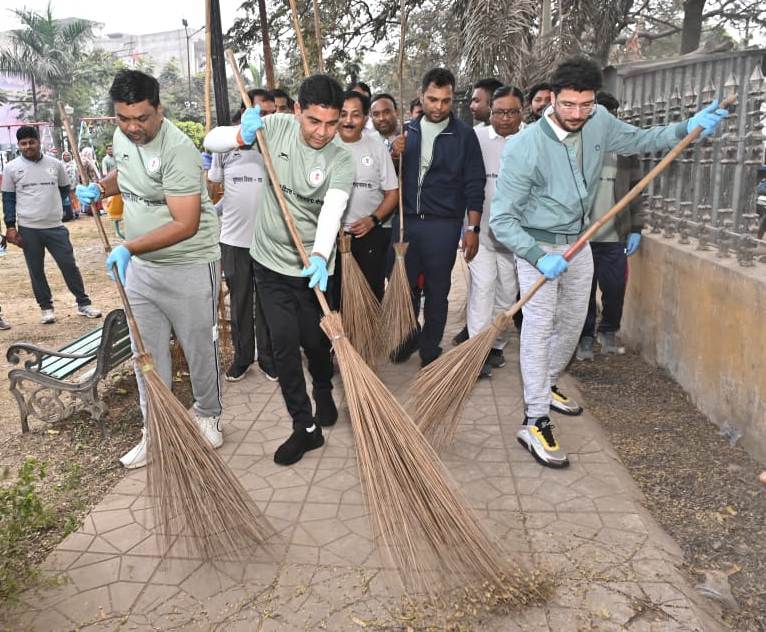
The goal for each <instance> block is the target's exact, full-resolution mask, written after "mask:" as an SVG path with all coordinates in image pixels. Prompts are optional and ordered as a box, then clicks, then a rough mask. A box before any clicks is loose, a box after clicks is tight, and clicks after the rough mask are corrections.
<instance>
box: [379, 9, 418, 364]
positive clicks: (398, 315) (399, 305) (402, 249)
mask: <svg viewBox="0 0 766 632" xmlns="http://www.w3.org/2000/svg"><path fill="white" fill-rule="evenodd" d="M400 11H401V30H400V34H399V115H400V122H401V126H402V134H404V35H405V31H406V28H407V16H406V11H405V0H401V4H400ZM403 164H404V156H403V154H399V241H398V242H397V243H395V244H394V267H393V270H392V271H391V277H390V278H389V280H388V285H387V286H386V293H385V294H384V295H383V303H382V305H381V308H382V312H383V316H382V319H383V322H384V323H386V333H387V340H386V346H385V352H386V353H387V354H388V355H389V356H394V355H396V353H397V352H398V351H399V350H400V349H401V348H402V347H403V346H404V345H405V344H406V343H407V341H408V340H409V339H410V337H411V336H412V335H413V334H414V333H415V330H416V329H417V326H418V321H417V319H416V318H415V307H414V306H413V304H412V291H411V290H410V282H409V280H408V279H407V268H406V266H405V264H404V257H405V255H406V254H407V247H408V245H409V244H407V243H406V242H405V241H404V188H403V186H402V184H403V182H402V172H403Z"/></svg>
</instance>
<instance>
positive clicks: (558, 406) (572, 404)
mask: <svg viewBox="0 0 766 632" xmlns="http://www.w3.org/2000/svg"><path fill="white" fill-rule="evenodd" d="M551 410H554V411H556V412H557V413H560V414H561V415H568V416H569V417H577V415H582V406H580V405H579V404H578V403H577V402H576V401H575V400H573V399H572V398H571V397H567V396H566V395H564V393H562V392H561V391H560V390H559V388H558V386H556V385H555V384H554V385H553V386H551Z"/></svg>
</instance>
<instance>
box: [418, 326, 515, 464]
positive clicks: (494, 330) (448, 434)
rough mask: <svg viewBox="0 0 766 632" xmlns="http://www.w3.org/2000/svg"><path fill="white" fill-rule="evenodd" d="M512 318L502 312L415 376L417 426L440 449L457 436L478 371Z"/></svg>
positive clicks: (438, 450)
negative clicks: (475, 333) (491, 321)
mask: <svg viewBox="0 0 766 632" xmlns="http://www.w3.org/2000/svg"><path fill="white" fill-rule="evenodd" d="M511 320H512V317H510V316H506V315H505V314H499V315H498V316H497V317H496V318H495V320H494V322H493V323H492V324H491V325H490V326H488V327H485V328H484V329H483V330H482V331H480V332H479V333H478V334H477V335H475V336H472V337H470V338H469V339H468V340H466V341H465V342H463V343H461V344H459V345H458V346H457V347H453V348H452V349H450V350H449V351H448V352H447V353H444V354H442V355H441V356H439V357H438V358H437V359H436V360H434V361H433V362H431V364H429V365H428V366H427V367H425V368H423V369H421V370H420V371H419V372H418V374H417V376H416V377H415V383H414V385H413V389H412V396H411V397H410V399H414V400H415V416H416V418H417V419H418V420H419V426H418V427H419V428H420V431H421V432H422V433H423V434H424V435H425V436H426V437H427V438H428V441H429V442H430V443H431V445H432V446H433V448H434V450H436V451H437V452H441V451H442V450H443V449H444V448H446V447H448V446H449V445H450V444H451V443H452V441H453V439H454V438H455V433H456V431H457V426H458V423H459V421H460V413H461V412H462V410H463V407H464V406H465V403H466V401H468V398H469V397H470V396H471V391H472V390H473V385H474V383H475V382H476V380H477V379H478V378H479V372H480V371H481V368H482V367H483V366H484V363H485V362H486V361H487V357H488V356H489V352H490V351H491V349H492V345H493V344H494V342H495V340H496V339H497V336H498V334H499V333H500V332H502V331H504V330H505V329H506V328H507V327H508V325H509V323H510V322H511Z"/></svg>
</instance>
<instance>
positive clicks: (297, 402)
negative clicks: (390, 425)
mask: <svg viewBox="0 0 766 632" xmlns="http://www.w3.org/2000/svg"><path fill="white" fill-rule="evenodd" d="M342 108H343V89H342V88H341V87H340V85H339V84H338V82H337V81H335V79H333V78H332V77H330V76H328V75H320V74H317V75H312V76H311V77H309V78H308V79H305V80H304V81H303V83H302V84H301V86H300V89H299V91H298V102H297V103H296V105H295V114H290V115H287V114H273V115H271V116H269V117H267V118H265V119H263V118H261V115H260V110H259V108H258V107H253V108H248V109H247V110H245V113H244V114H243V115H242V124H241V125H240V126H239V127H218V128H216V129H214V130H213V131H211V132H210V133H209V134H208V135H207V137H206V138H205V147H206V148H207V149H208V150H209V151H218V152H225V151H230V150H231V149H234V148H235V147H238V146H241V145H251V144H253V143H254V142H255V138H256V132H257V131H258V130H259V129H262V130H263V135H264V137H265V139H266V142H267V143H268V147H269V152H270V154H271V156H272V159H273V162H274V169H275V171H276V175H277V177H278V178H279V182H280V184H281V186H282V190H283V191H284V193H285V199H286V201H287V205H288V208H289V211H290V213H291V214H292V216H293V218H294V219H295V224H296V228H297V230H298V234H299V235H300V238H301V240H302V242H303V245H304V248H305V249H306V252H308V253H310V256H309V266H308V267H307V268H304V267H303V264H302V263H301V259H300V256H299V255H298V251H297V249H296V247H295V245H294V244H293V241H292V239H291V238H290V235H289V233H288V231H287V227H286V225H285V221H284V219H283V217H282V212H281V210H280V207H279V203H278V202H277V197H276V195H275V194H274V190H273V187H272V186H271V184H270V183H269V186H266V187H264V189H263V201H262V203H261V207H260V208H259V209H258V212H257V213H256V216H255V230H254V234H253V242H252V245H251V247H250V255H251V257H252V258H253V259H254V263H253V268H254V271H255V281H256V291H258V292H260V294H261V300H262V303H261V304H262V305H263V311H264V315H265V316H266V324H267V326H268V328H269V333H270V334H271V345H272V353H273V357H274V362H275V365H276V370H277V377H278V378H279V387H280V389H281V391H282V397H283V398H284V400H285V405H286V407H287V411H288V413H289V414H290V417H292V421H293V432H292V434H291V435H290V437H289V438H288V439H287V441H285V442H284V443H283V444H282V445H281V446H279V448H277V451H276V452H275V454H274V462H275V463H277V464H279V465H290V464H292V463H296V462H297V461H299V460H300V459H301V458H303V455H304V454H305V453H306V452H308V451H309V450H314V449H316V448H319V447H320V446H322V445H323V444H324V437H323V436H322V427H323V426H331V425H333V424H334V423H335V422H336V421H337V419H338V410H337V408H336V406H335V402H334V401H333V398H332V358H331V356H330V341H329V340H328V339H327V336H326V335H325V334H324V332H322V329H321V328H320V326H319V321H320V319H321V317H322V310H321V308H320V306H319V302H318V301H317V298H316V295H315V293H314V290H313V288H314V287H315V286H319V289H321V290H322V291H323V292H324V291H327V289H328V277H329V275H331V274H332V272H333V259H334V250H335V240H336V238H337V236H338V229H339V228H340V219H341V216H342V215H343V212H344V211H345V209H346V203H347V202H348V198H349V193H350V191H351V187H352V185H353V182H354V168H353V165H352V164H351V153H350V152H349V151H348V150H347V149H345V148H344V147H343V146H342V145H341V144H337V143H333V142H332V140H333V138H334V137H335V133H336V132H337V131H338V125H339V124H340V112H341V109H342ZM305 277H310V279H309V281H308V283H307V282H306V278H305ZM301 349H303V351H304V352H305V354H306V358H307V359H308V370H309V373H310V374H311V377H312V380H313V396H314V403H315V404H316V413H315V414H312V410H311V399H309V396H308V393H307V392H306V381H305V378H304V376H303V362H302V358H301Z"/></svg>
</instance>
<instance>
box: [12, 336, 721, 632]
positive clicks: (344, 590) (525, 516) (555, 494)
mask: <svg viewBox="0 0 766 632" xmlns="http://www.w3.org/2000/svg"><path fill="white" fill-rule="evenodd" d="M517 348H518V339H517V338H515V337H514V340H513V341H512V342H511V344H510V345H509V349H508V350H507V351H506V356H507V357H508V365H507V366H506V367H505V368H503V369H497V370H495V371H494V376H493V377H492V378H491V380H484V381H482V382H480V383H479V384H478V385H477V386H476V388H475V390H474V393H473V396H472V399H471V401H470V403H469V405H468V406H467V408H466V411H465V413H464V420H463V422H462V425H461V428H460V432H459V435H458V437H457V441H456V443H455V445H454V447H453V448H452V449H451V451H449V452H448V453H447V454H446V455H445V463H446V465H447V467H448V469H449V470H450V472H451V473H452V475H453V476H454V478H455V479H456V480H457V481H458V482H459V484H460V485H461V487H462V489H463V491H464V492H465V494H466V497H467V498H469V499H470V502H471V503H472V504H473V506H474V507H475V509H476V511H477V513H478V514H479V515H481V516H482V517H483V519H484V520H485V522H486V525H487V527H488V528H489V530H490V531H491V532H492V533H493V534H494V535H495V536H496V537H497V538H498V539H499V540H500V541H501V542H502V543H503V545H504V547H505V549H506V550H507V551H508V554H509V556H511V557H512V558H514V559H519V560H525V561H530V562H532V563H534V564H537V565H543V566H545V567H547V568H548V569H550V571H551V572H552V573H553V575H554V576H555V577H556V581H557V588H556V591H555V594H554V596H553V597H552V599H551V600H550V601H549V602H548V603H547V604H545V605H544V606H538V607H534V608H529V609H527V610H524V611H521V612H516V613H513V614H512V615H509V616H505V617H492V618H489V619H487V620H484V621H483V622H482V623H481V624H480V625H479V624H477V623H476V622H474V621H471V620H468V619H463V618H459V617H458V618H457V619H456V620H455V621H456V626H457V627H455V628H454V629H456V630H473V629H482V630H484V631H488V632H489V631H497V632H500V631H503V632H506V631H508V632H512V631H516V630H532V631H538V630H542V631H547V630H550V631H552V632H566V631H570V630H571V631H573V632H574V631H581V630H603V631H611V630H630V631H631V632H645V631H657V632H660V631H662V632H670V631H676V630H684V631H686V630H716V629H718V627H717V625H716V624H714V623H713V622H712V620H710V619H708V618H707V617H706V615H705V614H704V613H703V612H702V611H701V610H700V608H699V607H698V605H696V603H695V602H693V601H692V599H695V597H694V594H693V591H692V590H691V589H690V588H689V586H688V585H687V584H686V583H685V581H684V579H683V578H682V577H681V575H680V574H679V572H678V571H677V570H676V567H675V566H676V564H678V562H679V561H680V559H681V556H680V552H679V550H678V549H677V547H676V546H675V544H674V543H673V542H672V541H671V540H670V538H669V537H668V536H667V535H666V534H664V533H663V532H662V531H661V530H660V529H659V528H658V527H657V526H656V524H655V523H654V521H653V520H652V518H651V517H650V516H649V515H648V513H647V512H646V511H645V510H644V509H643V508H642V506H641V497H640V494H639V493H638V491H637V490H636V488H635V486H634V484H633V481H632V480H631V479H630V477H629V475H628V474H627V472H626V471H625V469H624V468H623V466H622V464H621V463H620V462H619V460H618V458H617V457H616V456H615V454H614V452H613V451H612V449H611V448H610V446H609V445H608V443H607V442H606V440H605V438H604V436H603V433H602V431H601V430H600V428H599V427H598V425H597V423H596V422H594V420H593V419H591V418H589V417H588V416H587V414H586V415H584V416H582V417H578V418H565V417H557V418H556V419H555V420H554V421H555V423H556V424H557V427H558V433H559V435H560V437H561V441H562V443H563V445H564V447H565V448H566V449H567V450H568V452H569V455H570V460H571V462H572V464H571V467H569V468H568V469H566V470H562V471H554V470H550V469H547V468H543V467H541V466H539V465H538V464H537V463H536V462H535V461H534V460H533V459H532V458H531V456H529V455H528V454H527V453H526V452H525V451H523V450H522V449H521V447H520V446H519V445H518V444H517V443H516V440H515V432H516V430H517V426H518V424H519V422H520V420H521V418H522V400H521V386H520V380H519V374H518V370H517V366H518V355H517ZM417 366H418V365H417V363H416V360H415V359H413V360H410V362H409V363H408V364H406V365H404V366H386V367H384V368H383V370H382V372H381V375H382V377H383V379H384V381H385V382H386V383H387V384H388V385H389V386H390V387H391V389H392V390H393V392H394V393H395V394H396V395H397V396H400V397H403V394H404V391H405V387H406V385H408V384H409V383H410V382H411V380H412V378H413V376H414V374H415V372H416V370H417ZM563 384H564V386H565V387H566V389H567V390H568V391H571V392H573V393H574V394H575V395H577V390H576V385H575V384H574V383H573V382H572V381H565V382H563ZM341 397H342V388H338V389H337V390H336V399H337V400H339V401H340V399H341ZM225 410H226V412H225V430H224V433H225V438H226V441H225V444H224V446H223V447H222V448H221V451H220V452H221V454H222V455H223V456H224V457H225V458H226V459H227V461H228V463H229V465H230V466H231V467H232V469H233V470H234V471H235V472H236V473H237V474H238V476H239V477H240V479H241V480H242V482H243V484H244V485H245V487H246V488H247V490H248V491H250V492H251V493H252V494H253V497H254V498H255V499H256V501H257V502H258V504H259V505H260V507H261V508H262V509H263V510H264V511H265V513H266V515H267V516H268V517H269V519H270V520H271V521H272V523H273V524H274V526H275V527H277V528H278V529H279V531H280V533H281V534H282V536H283V538H284V541H285V543H286V545H285V546H284V547H282V548H281V549H279V550H278V551H277V553H276V555H277V558H278V559H276V560H269V559H268V558H267V557H266V556H264V557H263V559H254V560H252V561H251V562H249V563H247V564H238V563H218V564H214V565H210V564H203V563H202V562H201V561H199V560H194V559H188V558H187V557H185V556H184V555H183V554H182V553H178V554H175V553H173V552H171V554H170V557H169V559H167V560H165V561H161V560H160V558H159V556H158V555H157V550H156V547H155V542H154V537H153V535H152V531H151V529H150V527H151V521H150V515H149V510H148V509H146V504H145V498H144V496H143V492H144V485H145V472H144V471H138V472H134V473H131V474H129V475H128V476H127V477H126V478H125V479H124V480H123V481H121V482H120V483H119V484H118V485H117V486H116V488H115V489H114V490H113V492H112V493H111V494H110V495H109V496H107V497H106V498H105V499H104V500H103V501H102V502H101V503H100V504H99V505H98V507H96V508H95V509H94V511H93V512H92V513H91V515H90V516H88V518H87V519H86V520H85V523H84V524H83V526H82V527H81V528H80V529H79V530H78V531H77V532H76V533H73V534H71V535H70V536H69V537H68V538H67V539H66V540H65V541H64V542H62V543H61V544H60V545H59V547H58V548H57V549H56V551H55V552H54V553H53V554H51V556H50V557H49V558H48V560H47V562H46V563H45V569H46V573H49V574H50V575H51V576H52V577H58V578H59V581H57V583H56V585H54V586H51V587H49V588H45V589H41V590H37V591H30V592H28V593H25V594H24V595H22V604H21V606H20V607H19V608H18V609H16V610H15V611H14V612H13V613H10V614H9V613H8V612H6V613H5V615H4V617H3V618H0V628H2V627H5V628H6V629H8V630H14V632H15V631H19V630H35V631H40V632H52V631H59V630H73V629H76V630H88V631H96V630H98V631H106V630H117V629H119V630H138V631H144V630H184V631H189V630H222V631H223V630H225V631H227V632H237V631H240V630H241V631H245V630H248V631H263V632H266V631H272V630H274V631H277V630H279V631H290V632H292V631H300V630H312V631H313V630H330V631H333V632H334V631H343V630H356V631H359V630H365V629H386V630H406V629H413V630H417V629H425V625H427V624H434V622H435V621H436V619H435V618H434V617H433V615H431V614H428V613H422V612H419V611H417V610H415V611H413V612H409V613H404V614H403V613H402V611H401V609H400V608H399V600H398V598H397V597H396V596H392V594H391V592H390V591H389V590H388V589H387V588H386V585H385V582H384V579H383V573H382V572H381V569H380V564H379V562H378V559H377V556H376V555H375V552H374V545H373V541H372V538H371V534H370V529H369V525H368V520H367V510H366V508H365V504H364V499H363V497H362V495H361V491H360V485H359V480H358V475H357V469H356V460H355V450H354V442H353V436H352V433H351V427H350V423H349V421H348V417H347V414H346V413H345V412H344V411H343V409H342V408H341V418H340V420H339V422H338V424H337V425H336V426H335V427H334V428H331V429H329V430H328V431H327V432H326V438H327V441H326V445H325V447H324V448H322V449H320V450H316V451H314V452H311V453H309V454H308V455H307V456H306V457H305V458H304V459H303V460H302V461H301V462H300V463H298V464H297V465H295V466H293V467H288V468H285V467H279V466H277V465H275V464H274V463H273V461H272V455H273V452H274V450H275V448H276V447H277V446H278V445H279V444H280V443H281V442H282V441H283V440H284V439H285V437H286V436H287V434H288V432H289V428H290V422H289V418H288V415H287V413H286V411H285V408H284V405H283V402H282V398H281V395H280V393H279V391H278V389H277V387H276V385H275V384H273V383H271V382H268V381H267V380H266V379H265V378H264V377H263V376H262V375H260V374H255V373H251V374H249V375H248V377H247V378H246V379H245V380H244V381H242V382H239V383H237V384H233V385H229V386H228V388H227V390H226V394H225ZM1 614H2V613H0V615H1ZM3 619H5V621H3ZM408 626H411V627H410V628H408ZM432 629H433V628H432ZM439 629H441V628H439Z"/></svg>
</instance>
